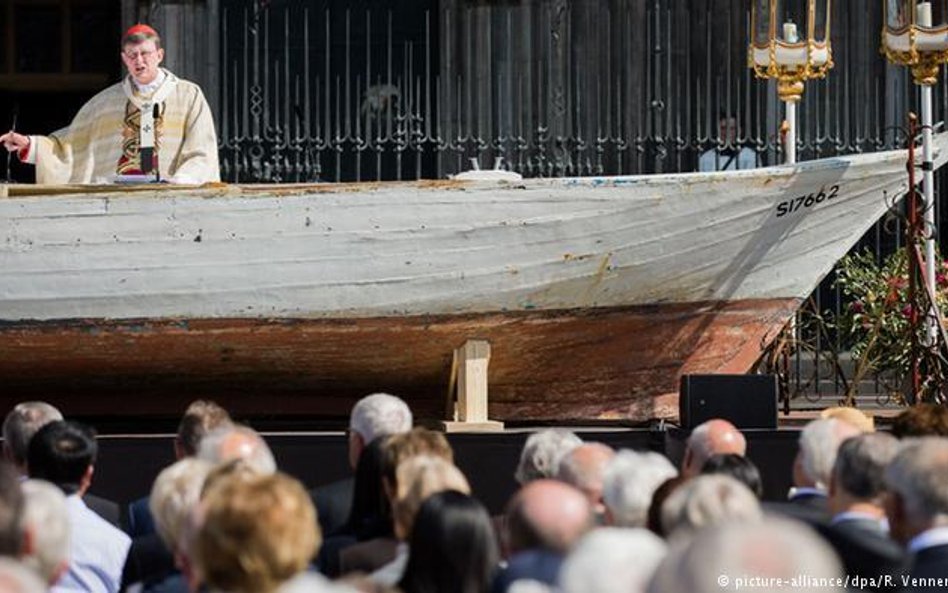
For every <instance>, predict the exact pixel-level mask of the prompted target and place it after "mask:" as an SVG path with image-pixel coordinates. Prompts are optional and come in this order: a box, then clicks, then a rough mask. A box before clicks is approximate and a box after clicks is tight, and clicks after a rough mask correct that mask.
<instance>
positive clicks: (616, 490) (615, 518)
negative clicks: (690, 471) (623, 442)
mask: <svg viewBox="0 0 948 593" xmlns="http://www.w3.org/2000/svg"><path fill="white" fill-rule="evenodd" d="M677 475H678V470H676V469H675V466H673V465H672V464H671V462H670V461H668V458H666V457H665V456H664V455H660V454H658V453H653V452H651V451H648V452H638V451H630V450H628V449H623V450H621V451H619V452H618V453H616V456H615V457H614V458H613V459H612V461H610V462H609V465H607V466H606V472H605V475H604V477H603V486H602V500H603V503H604V504H605V506H606V523H607V524H609V525H614V526H616V527H645V526H646V524H647V523H648V508H649V505H651V504H652V495H653V494H655V490H656V489H657V488H658V487H659V486H661V485H662V483H664V482H665V480H668V479H669V478H674V477H675V476H677Z"/></svg>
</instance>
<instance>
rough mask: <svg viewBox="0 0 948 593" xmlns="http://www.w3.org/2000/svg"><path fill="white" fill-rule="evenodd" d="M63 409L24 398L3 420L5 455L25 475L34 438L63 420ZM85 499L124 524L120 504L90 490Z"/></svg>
mask: <svg viewBox="0 0 948 593" xmlns="http://www.w3.org/2000/svg"><path fill="white" fill-rule="evenodd" d="M62 419H63V415H62V413H61V412H60V411H59V410H57V409H56V408H54V407H53V406H51V405H49V404H48V403H46V402H39V401H34V402H22V403H19V404H17V405H16V406H15V407H14V408H13V409H12V410H11V411H10V413H9V414H7V416H6V418H4V420H3V451H4V456H5V457H6V458H7V459H8V460H9V461H10V462H11V463H12V464H13V465H14V466H15V467H16V470H17V472H18V473H19V475H20V477H21V479H24V480H25V479H26V478H27V474H28V472H27V469H26V456H27V451H28V447H29V444H30V439H32V438H33V435H35V434H36V431H38V430H39V429H40V428H42V427H43V426H46V425H47V424H49V423H50V422H53V421H56V420H62ZM82 501H83V502H84V503H86V506H88V507H89V508H90V509H92V510H93V511H94V512H95V513H96V514H98V515H99V516H100V517H102V518H103V519H105V520H106V521H108V522H109V523H111V524H112V525H115V526H116V527H121V523H122V516H121V510H120V508H119V505H118V504H116V503H115V502H112V501H111V500H106V499H104V498H101V497H99V496H95V495H94V494H90V493H89V492H86V493H85V494H84V495H83V497H82Z"/></svg>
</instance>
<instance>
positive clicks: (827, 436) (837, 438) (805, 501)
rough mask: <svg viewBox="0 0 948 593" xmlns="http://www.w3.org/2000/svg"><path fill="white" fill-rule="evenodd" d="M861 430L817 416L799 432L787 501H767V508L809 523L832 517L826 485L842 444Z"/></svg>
mask: <svg viewBox="0 0 948 593" xmlns="http://www.w3.org/2000/svg"><path fill="white" fill-rule="evenodd" d="M858 434H860V430H859V429H858V428H856V427H855V426H853V425H852V424H849V423H847V422H842V421H840V420H836V419H833V418H825V419H819V420H814V421H812V422H810V423H809V424H807V425H806V426H805V427H804V428H803V430H802V431H801V432H800V439H799V441H798V449H797V456H796V458H795V459H794V460H793V488H792V489H791V490H790V493H789V495H788V497H787V502H779V503H767V504H765V505H764V510H765V511H767V512H774V513H779V514H782V515H787V516H789V517H792V518H794V519H797V520H799V521H803V522H804V523H807V524H809V525H824V524H826V523H828V522H829V520H830V510H829V506H828V504H827V496H826V494H827V489H828V487H829V483H830V477H831V476H832V474H833V465H834V464H835V462H836V453H837V451H838V450H839V446H840V444H842V442H843V441H845V440H846V439H848V438H849V437H852V436H856V435H858Z"/></svg>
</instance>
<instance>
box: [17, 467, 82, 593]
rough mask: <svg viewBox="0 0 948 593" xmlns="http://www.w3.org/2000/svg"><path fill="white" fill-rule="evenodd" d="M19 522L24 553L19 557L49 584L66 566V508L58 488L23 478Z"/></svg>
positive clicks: (51, 584)
mask: <svg viewBox="0 0 948 593" xmlns="http://www.w3.org/2000/svg"><path fill="white" fill-rule="evenodd" d="M21 487H22V488H23V499H24V502H25V505H24V506H23V516H22V517H21V518H20V526H21V529H22V531H23V540H24V541H25V542H29V543H28V545H25V546H24V548H25V549H26V553H25V554H24V556H23V557H22V558H21V561H22V562H23V564H25V565H26V566H28V567H30V568H32V569H33V570H34V571H36V574H37V575H39V577H40V578H42V579H43V580H44V581H46V582H47V583H48V584H49V586H50V587H52V586H54V585H55V584H56V583H57V582H59V579H60V578H61V577H62V576H63V573H65V572H66V570H67V569H68V568H69V540H70V530H71V528H70V526H69V510H68V509H67V507H66V496H65V495H64V494H63V493H62V491H61V490H60V489H59V488H57V487H56V486H53V485H52V484H50V483H49V482H44V481H43V480H26V481H25V482H23V483H22V484H21Z"/></svg>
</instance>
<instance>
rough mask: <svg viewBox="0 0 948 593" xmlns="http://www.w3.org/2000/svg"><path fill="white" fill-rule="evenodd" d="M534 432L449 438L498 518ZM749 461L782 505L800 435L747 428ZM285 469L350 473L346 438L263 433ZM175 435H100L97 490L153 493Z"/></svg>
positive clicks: (629, 435)
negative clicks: (153, 481)
mask: <svg viewBox="0 0 948 593" xmlns="http://www.w3.org/2000/svg"><path fill="white" fill-rule="evenodd" d="M569 428H570V429H571V430H574V431H576V432H577V434H579V435H580V437H581V438H582V439H583V440H585V441H601V442H604V443H606V444H609V445H611V446H612V447H615V448H627V449H637V450H652V451H657V452H660V453H665V454H666V455H668V457H669V459H671V460H672V462H673V463H675V464H676V465H678V464H679V462H680V460H681V457H682V454H683V453H684V443H685V439H686V438H687V432H685V431H682V430H680V429H678V428H675V427H671V428H669V429H667V430H666V429H664V428H663V427H656V428H652V429H645V428H615V429H607V428H602V427H595V428H578V427H569ZM531 432H532V429H529V428H523V429H512V430H506V431H503V432H498V433H479V434H449V435H447V436H448V440H449V441H450V442H451V445H452V446H453V447H454V451H455V457H456V462H457V465H458V467H460V468H461V470H463V471H464V473H465V475H467V477H468V479H469V480H470V482H471V487H472V488H473V489H474V493H475V494H476V495H477V496H478V497H479V498H480V499H481V501H483V502H484V504H485V505H487V506H488V508H489V509H490V511H491V512H492V513H498V512H500V511H501V510H502V509H503V507H504V504H505V503H506V501H507V499H508V498H509V497H510V495H511V494H512V493H513V492H514V490H515V489H516V486H517V485H516V482H515V481H514V479H513V473H514V469H515V468H516V466H517V461H518V459H519V456H520V450H521V448H522V447H523V443H524V441H525V440H526V438H527V436H529V434H530V433H531ZM744 433H745V435H746V436H747V440H748V456H749V457H750V458H751V459H752V460H753V461H754V463H756V464H757V466H758V467H759V468H760V471H761V475H762V477H763V482H764V498H765V499H768V500H779V499H782V498H783V497H784V496H785V494H786V492H787V489H788V488H789V487H790V478H791V468H792V464H793V457H794V455H795V454H796V442H797V437H798V435H799V429H796V428H785V429H778V430H746V431H744ZM264 436H265V437H266V440H267V442H268V443H269V444H270V447H271V448H272V449H273V453H274V455H275V456H276V459H277V463H278V465H279V466H280V469H282V470H283V471H285V472H287V473H289V474H291V475H293V476H295V477H297V478H298V479H300V480H301V481H303V482H304V483H305V484H306V485H307V487H314V486H317V485H320V484H324V483H327V482H331V481H333V480H336V479H338V478H341V477H344V476H346V475H348V473H349V468H348V464H347V461H346V442H347V441H346V436H345V434H344V433H343V432H341V431H335V432H272V433H269V432H265V433H264ZM172 439H173V436H172V435H170V434H163V435H141V436H122V435H108V436H101V437H99V450H100V454H99V461H98V464H97V466H96V471H95V477H94V479H93V486H92V492H93V493H95V494H98V495H99V496H104V497H106V498H110V499H112V500H116V501H119V502H122V503H126V502H128V501H131V500H134V499H136V498H138V497H140V496H143V495H145V494H147V493H148V491H149V490H150V489H151V482H152V480H153V479H154V478H155V476H156V475H157V474H158V472H159V471H160V470H161V469H162V468H163V467H164V466H166V465H168V464H169V463H171V462H172V461H173V460H174V455H173V447H172Z"/></svg>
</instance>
